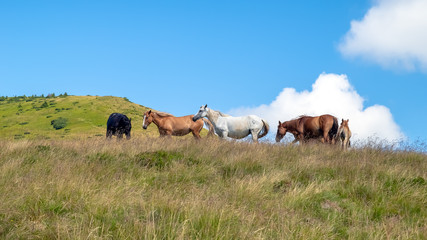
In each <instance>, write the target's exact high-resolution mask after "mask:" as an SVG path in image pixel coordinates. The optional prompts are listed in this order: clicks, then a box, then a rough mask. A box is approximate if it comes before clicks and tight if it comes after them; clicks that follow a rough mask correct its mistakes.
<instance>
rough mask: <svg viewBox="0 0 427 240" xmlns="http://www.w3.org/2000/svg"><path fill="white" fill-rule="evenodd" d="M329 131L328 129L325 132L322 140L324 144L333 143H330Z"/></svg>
mask: <svg viewBox="0 0 427 240" xmlns="http://www.w3.org/2000/svg"><path fill="white" fill-rule="evenodd" d="M329 130H330V129H327V131H326V130H325V131H323V139H322V143H325V142H326V143H330V142H331V141H330V139H329Z"/></svg>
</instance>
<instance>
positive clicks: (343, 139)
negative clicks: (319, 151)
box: [336, 119, 351, 150]
mask: <svg viewBox="0 0 427 240" xmlns="http://www.w3.org/2000/svg"><path fill="white" fill-rule="evenodd" d="M348 121H349V119H347V120H344V119H342V120H341V125H340V128H338V134H337V137H336V138H337V140H339V141H340V145H341V148H342V149H344V150H346V149H347V148H348V147H349V146H350V138H351V131H350V128H349V127H348Z"/></svg>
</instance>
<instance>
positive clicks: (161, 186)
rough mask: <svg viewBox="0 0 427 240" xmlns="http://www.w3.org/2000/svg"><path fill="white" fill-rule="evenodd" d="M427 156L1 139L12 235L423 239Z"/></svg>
mask: <svg viewBox="0 0 427 240" xmlns="http://www.w3.org/2000/svg"><path fill="white" fill-rule="evenodd" d="M426 175H427V156H426V155H424V154H420V153H416V152H398V151H388V150H381V149H379V148H371V147H365V148H361V149H357V150H350V151H346V152H343V151H340V150H339V149H337V148H333V147H328V146H322V145H320V146H319V145H306V146H285V145H272V144H250V143H246V142H228V141H218V140H216V139H203V140H201V141H194V140H193V139H191V138H189V139H184V140H182V139H158V138H138V137H135V138H133V139H132V140H130V141H116V140H113V141H106V140H104V139H103V138H102V139H98V140H93V139H80V140H61V141H58V140H56V141H54V140H20V141H5V140H2V141H0V238H7V239H16V238H21V239H29V238H31V239H32V238H43V239H46V238H49V239H50V238H61V239H98V238H112V239H121V238H129V239H144V238H146V239H331V238H332V239H333V238H338V239H339V238H350V239H378V238H379V239H423V238H426V237H427V236H426V233H427V228H426V225H427V223H426V216H427V211H426V208H425V206H427V200H426V199H427V185H426V178H427V176H426Z"/></svg>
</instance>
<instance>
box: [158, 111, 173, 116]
mask: <svg viewBox="0 0 427 240" xmlns="http://www.w3.org/2000/svg"><path fill="white" fill-rule="evenodd" d="M156 114H157V115H159V117H175V116H174V115H172V114H170V113H165V112H156Z"/></svg>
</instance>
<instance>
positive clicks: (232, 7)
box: [0, 0, 427, 140]
mask: <svg viewBox="0 0 427 240" xmlns="http://www.w3.org/2000/svg"><path fill="white" fill-rule="evenodd" d="M411 1H417V0H411ZM378 2H380V3H378ZM381 2H386V0H380V1H372V0H357V1H356V0H354V1H352V0H348V1H332V0H325V1H315V0H312V1H309V0H307V1H7V2H4V1H3V2H2V3H0V36H1V37H0V95H2V96H15V95H23V94H26V95H32V94H37V95H40V94H47V93H52V92H54V93H57V94H59V93H63V92H67V93H68V94H72V95H101V96H102V95H113V96H121V97H127V98H129V99H130V100H131V101H133V102H135V103H138V104H141V105H144V106H148V107H152V108H154V109H157V110H160V111H165V112H170V113H172V114H175V115H187V114H195V113H196V112H197V110H198V108H199V107H200V105H202V104H206V103H207V104H208V105H209V106H210V107H212V108H214V109H218V110H221V111H224V112H230V111H232V110H233V109H238V108H249V109H251V108H257V107H258V106H260V105H263V104H266V105H268V104H270V103H271V102H272V101H274V100H275V99H276V97H277V96H278V95H279V94H280V93H281V92H282V90H283V89H284V88H293V89H295V91H297V92H304V91H309V92H310V91H312V85H313V84H314V83H315V82H316V79H318V78H319V75H321V74H322V73H333V74H345V75H346V76H347V80H348V81H349V83H350V84H351V86H352V88H353V89H354V90H355V91H356V92H357V94H358V95H360V96H361V97H362V98H363V99H364V102H363V106H364V107H369V106H374V105H381V106H385V107H386V108H388V109H389V111H390V112H391V114H392V121H394V122H395V123H396V124H397V125H398V126H399V127H400V130H401V132H402V133H403V134H404V135H405V136H406V137H408V139H410V140H414V139H417V138H421V139H425V136H426V134H427V128H426V127H425V126H424V124H425V122H426V121H427V104H426V102H427V96H426V90H427V71H426V68H424V65H423V64H424V62H422V61H417V60H414V61H415V63H414V66H415V67H413V68H410V67H399V66H398V65H399V63H401V62H399V61H394V62H396V63H395V64H394V65H393V64H390V62H388V63H384V62H380V63H379V62H378V61H380V60H378V61H377V59H379V57H378V54H383V53H378V54H376V55H375V59H374V58H373V57H369V52H370V51H369V50H368V51H365V53H363V51H362V50H360V51H359V52H356V53H354V51H353V52H351V51H350V53H348V51H347V52H345V51H344V50H342V48H341V47H340V46H342V44H343V42H345V38H346V34H347V33H348V32H349V31H350V29H351V28H352V25H351V22H352V21H361V20H363V19H364V17H365V16H366V14H367V13H368V12H369V11H370V10H371V9H372V8H373V7H375V6H376V5H378V4H381ZM423 20H425V19H422V20H421V21H423ZM425 31H426V30H424V33H425ZM425 48H426V46H424V49H419V50H420V52H423V51H424V52H425ZM354 49H355V48H353V50H354ZM358 49H360V48H358ZM415 50H417V49H415ZM360 52H362V53H360ZM366 52H368V54H366ZM358 54H359V55H358ZM363 54H364V55H363ZM383 55H385V54H383ZM383 55H381V56H383ZM372 59H374V60H372ZM381 59H382V58H381ZM390 61H391V62H393V59H392V60H390ZM382 63H384V64H382ZM401 65H402V64H401ZM283 120H286V119H283ZM271 124H272V125H276V123H271Z"/></svg>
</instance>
